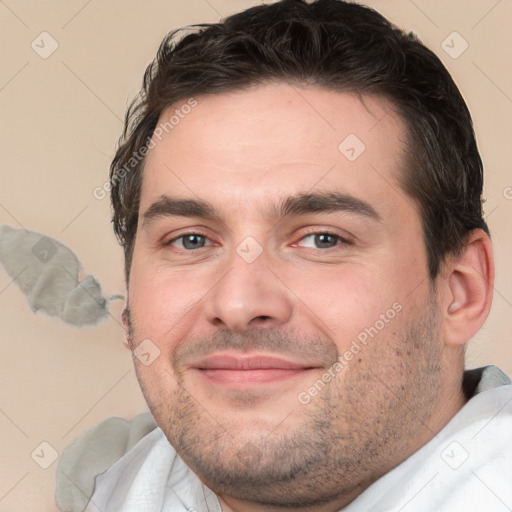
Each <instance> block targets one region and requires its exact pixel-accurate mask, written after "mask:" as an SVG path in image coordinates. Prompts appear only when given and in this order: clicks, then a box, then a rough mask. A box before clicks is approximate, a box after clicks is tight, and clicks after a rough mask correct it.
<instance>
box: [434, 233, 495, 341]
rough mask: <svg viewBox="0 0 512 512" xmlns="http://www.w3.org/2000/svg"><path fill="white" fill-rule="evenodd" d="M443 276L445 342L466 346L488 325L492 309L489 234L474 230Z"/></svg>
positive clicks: (492, 265) (449, 260)
mask: <svg viewBox="0 0 512 512" xmlns="http://www.w3.org/2000/svg"><path fill="white" fill-rule="evenodd" d="M443 267H444V268H443V271H442V272H441V275H440V280H441V282H440V283H438V284H439V288H438V289H439V290H440V291H441V297H440V301H441V304H442V313H443V325H444V332H443V334H444V341H445V343H446V344H448V345H463V344H464V343H467V342H468V341H469V340H470V339H471V338H472V337H473V336H474V335H475V334H476V332H477V331H478V330H479V329H480V328H481V327H482V325H483V323H484V322H485V320H486V318H487V316H488V314H489V310H490V308H491V301H492V292H493V285H494V261H493V256H492V245H491V241H490V239H489V237H488V235H487V234H486V233H485V232H484V231H483V230H481V229H475V230H473V231H472V232H471V234H470V235H469V238H468V241H467V244H466V246H465V248H464V249H463V251H462V253H461V254H459V255H458V256H452V257H450V258H448V259H447V261H446V262H445V264H444V265H443Z"/></svg>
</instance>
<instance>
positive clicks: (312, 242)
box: [298, 233, 350, 249]
mask: <svg viewBox="0 0 512 512" xmlns="http://www.w3.org/2000/svg"><path fill="white" fill-rule="evenodd" d="M342 243H345V244H349V243H350V241H349V240H347V239H346V238H343V237H341V236H340V235H336V234H334V233H311V234H310V235H306V236H304V237H302V238H301V239H300V241H299V243H298V245H300V246H302V247H308V248H311V249H330V248H331V247H335V246H336V245H339V244H342Z"/></svg>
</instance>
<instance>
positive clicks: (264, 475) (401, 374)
mask: <svg viewBox="0 0 512 512" xmlns="http://www.w3.org/2000/svg"><path fill="white" fill-rule="evenodd" d="M438 315H439V308H438V306H437V304H436V302H435V300H434V296H433V295H432V296H431V297H430V298H429V300H428V301H427V304H426V305H425V308H424V309H423V312H422V313H420V314H418V317H417V318H414V319H411V320H410V321H409V322H408V324H407V325H405V326H404V328H403V329H402V334H401V335H400V336H396V335H393V334H394V333H393V334H388V333H387V332H386V331H383V332H382V333H379V336H378V337H376V338H375V339H373V340H372V341H371V342H370V343H368V346H366V347H365V348H364V349H363V350H364V353H361V355H362V357H361V358H359V359H354V360H353V361H351V362H350V364H349V365H347V367H345V368H343V370H342V371H341V372H340V373H339V374H337V375H336V378H335V379H334V380H333V381H332V382H330V383H329V384H328V385H327V386H326V387H325V388H324V389H323V390H322V391H321V392H320V393H319V394H318V396H315V397H314V398H313V399H312V400H311V402H309V403H308V404H305V405H303V404H300V403H299V402H298V401H297V403H296V404H295V403H294V404H293V405H292V404H286V406H285V407H287V408H288V409H289V410H290V412H289V414H288V415H287V416H286V417H285V419H284V420H282V419H280V420H279V422H278V421H276V425H272V426H270V428H268V426H266V427H267V428H265V429H257V430H254V425H251V424H244V423H243V422H240V421H238V422H233V423H226V422H224V424H221V423H220V422H218V421H217V420H216V419H215V418H214V417H213V416H212V415H211V414H210V413H209V411H208V405H207V404H204V405H203V404H200V403H199V402H198V401H197V400H196V399H195V398H194V397H193V396H192V395H191V394H190V392H189V391H188V390H187V389H186V386H185V384H184V383H183V382H180V377H179V372H176V374H177V376H178V382H179V385H178V386H177V387H176V388H175V389H174V390H173V391H172V393H171V394H169V393H167V395H165V396H164V393H155V392H152V391H151V392H150V389H149V386H147V385H146V383H145V381H144V379H142V378H141V377H140V375H139V372H137V375H138V378H139V383H140V385H141V388H142V391H143V393H144V396H145V398H146V401H147V402H148V405H149V407H150V410H151V412H152V413H153V416H154V417H155V419H156V421H157V423H158V425H159V426H160V428H161V429H162V431H163V432H164V434H165V435H166V437H167V439H168V440H169V442H170V443H171V445H172V446H173V447H174V448H175V449H176V451H177V453H178V454H179V455H180V456H181V458H182V459H183V460H184V461H185V462H186V463H187V465H188V466H189V467H190V468H191V469H192V470H193V471H194V473H196V474H197V475H198V476H199V478H200V479H201V480H202V481H203V482H204V483H205V484H206V485H207V486H208V487H210V488H211V489H212V490H213V491H215V492H216V493H217V494H221V495H228V496H232V497H234V498H237V499H240V500H245V501H248V502H253V503H258V504H260V505H267V506H273V507H283V508H299V507H307V506H309V507H311V506H315V505H321V504H323V503H328V502H331V501H333V502H334V501H338V502H340V503H341V502H343V501H344V500H345V501H346V503H348V502H350V501H352V499H353V498H354V497H355V496H357V495H358V494H360V492H362V491H363V490H364V489H365V488H367V487H368V486H369V485H370V484H371V483H372V482H373V481H375V480H376V479H377V478H379V477H380V476H382V475H383V474H384V473H386V472H388V471H389V470H390V469H392V468H393V467H394V466H395V465H396V464H398V463H399V462H401V460H400V459H397V454H398V457H400V456H401V455H403V458H406V456H407V454H408V453H410V452H411V446H413V445H414V439H415V437H416V436H418V435H419V431H424V430H425V429H427V430H428V429H429V419H430V417H431V416H432V414H433V413H434V411H435V409H436V406H437V404H438V401H439V396H440V393H441V386H442V379H441V376H440V374H441V370H442V364H441V361H442V347H441V344H440V343H439V340H438V338H439V336H440V329H439V319H438ZM388 329H389V330H390V331H391V330H393V327H388ZM386 334H388V336H387V337H386ZM383 335H384V336H383ZM233 336H235V335H233V334H232V333H229V332H225V333H224V338H223V340H224V341H222V342H221V344H225V345H226V346H233V343H232V342H234V344H235V345H236V344H237V343H240V339H241V338H240V337H236V340H235V338H234V337H233ZM131 337H132V341H133V340H134V339H137V337H136V335H135V333H134V332H133V329H132V333H131ZM273 337H274V338H275V342H276V343H274V345H271V344H270V343H271V342H272V338H273ZM378 338H379V339H378ZM247 339H249V340H250V343H251V344H252V345H253V346H254V345H255V346H258V347H263V346H268V347H270V346H272V347H273V348H274V350H275V347H276V346H279V343H280V342H281V343H282V341H283V335H282V333H275V332H272V331H265V332H264V333H262V332H261V331H260V332H255V333H254V335H252V334H251V335H249V337H248V338H247ZM285 339H286V338H285ZM217 340H218V336H217ZM288 342H293V340H287V343H288ZM320 343H322V342H320ZM323 343H324V345H323V346H324V347H325V350H326V351H328V352H329V354H330V355H329V357H332V353H331V352H332V346H329V347H328V346H327V345H325V341H324V342H323ZM317 345H318V343H317ZM370 345H371V346H370ZM132 346H133V345H132ZM319 346H322V345H319ZM233 348H235V347H233ZM174 366H176V365H175V364H174ZM311 384H312V383H311V382H305V383H304V388H305V389H307V388H308V387H309V386H311ZM298 391H302V389H301V390H298ZM246 398H247V397H246ZM237 414H240V413H239V412H238V413H237ZM251 426H253V428H252V429H251ZM434 434H435V432H432V436H433V435H434ZM418 448H419V446H417V448H416V449H418ZM412 451H414V450H412Z"/></svg>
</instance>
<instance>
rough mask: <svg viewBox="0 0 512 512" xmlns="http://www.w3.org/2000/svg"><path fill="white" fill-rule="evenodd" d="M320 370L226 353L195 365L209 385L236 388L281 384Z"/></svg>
mask: <svg viewBox="0 0 512 512" xmlns="http://www.w3.org/2000/svg"><path fill="white" fill-rule="evenodd" d="M317 367H318V366H317V365H316V364H314V363H313V364H310V363H305V362H298V361H293V360H290V359H284V358H281V357H278V356H274V355H262V354H227V353H217V354H212V355H209V356H207V357H205V358H204V359H201V360H200V361H198V362H196V363H194V364H193V365H192V368H193V369H194V370H197V371H198V372H199V373H200V374H201V375H202V376H203V377H204V378H206V379H208V380H209V381H210V382H213V383H217V384H223V385H235V386H236V385H255V384H268V383H273V382H281V381H284V380H287V379H290V378H293V377H296V376H298V375H302V374H304V373H305V372H308V371H310V370H313V369H314V368H317Z"/></svg>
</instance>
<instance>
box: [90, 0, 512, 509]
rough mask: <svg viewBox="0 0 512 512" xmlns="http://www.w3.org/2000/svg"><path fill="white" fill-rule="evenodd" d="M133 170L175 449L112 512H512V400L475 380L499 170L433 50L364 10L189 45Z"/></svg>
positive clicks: (158, 100)
mask: <svg viewBox="0 0 512 512" xmlns="http://www.w3.org/2000/svg"><path fill="white" fill-rule="evenodd" d="M111 171H112V172H111V184H112V203H113V207H114V219H113V220H114V227H115V231H116V234H117V235H118V237H119V239H120V241H121V242H122V245H123V247H124V251H125V262H126V280H127V286H128V303H127V308H126V310H125V313H124V314H123V320H124V324H125V328H126V333H127V344H128V346H129V347H130V349H131V350H132V351H133V353H134V363H135V367H136V372H137V376H138V379H139V382H140V385H141V388H142V390H143V393H144V396H145V398H146V400H147V402H148V405H149V408H150V411H151V413H152V415H153V417H154V419H155V421H156V423H157V425H158V428H156V429H154V430H153V431H151V433H149V434H148V435H146V436H144V437H143V438H142V439H141V440H140V441H139V442H138V443H137V444H136V445H135V447H134V448H132V449H131V450H129V451H128V452H127V453H126V454H125V455H124V456H123V457H122V458H121V459H119V460H118V461H117V462H116V463H115V464H114V465H112V467H110V468H109V469H108V470H107V471H106V472H105V473H103V474H102V475H100V476H98V478H96V481H95V491H94V494H93V496H92V498H91V500H90V502H89V505H88V507H87V511H88V512H91V511H98V510H100V511H102V512H107V511H137V512H141V511H156V510H165V511H176V510H198V511H206V510H210V511H214V510H215V511H219V510H222V511H223V512H235V511H250V512H252V511H258V512H263V511H265V512H270V511H280V510H286V509H294V510H300V511H310V512H313V511H315V512H320V511H321V512H331V511H332V512H334V511H338V510H343V511H348V512H355V511H369V510H379V511H384V510H386V511H391V510H393V511H401V510H415V511H418V510H420V511H423V510H424V511H427V510H436V511H439V510H442V511H450V512H451V511H457V510H464V511H468V510H483V509H485V510H496V511H498V510H510V509H511V508H512V490H511V487H512V486H511V485H510V482H511V481H512V464H511V460H510V459H511V455H512V443H511V441H512V438H511V432H512V430H511V428H512V408H511V403H512V387H511V386H510V381H509V380H508V378H507V377H506V376H505V375H504V374H503V373H502V372H500V371H499V370H498V369H497V368H495V367H489V368H486V369H481V370H478V371H472V372H466V373H465V372H464V345H465V343H467V342H468V341H469V340H470V339H471V337H472V336H473V335H474V334H475V333H476V332H477V331H478V330H479V329H480V327H481V326H482V324H483V323H484V321H485V319H486V317H487V315H488V312H489V308H490V303H491V296H492V286H493V278H494V266H493V259H492V250H491V243H490V240H489V235H488V228H487V226H486V224H485V221H484V220H483V218H482V206H481V194H482V164H481V160H480V157H479V154H478V151H477V147H476V143H475V139H474V134H473V130H472V124H471V118H470V115H469V112H468V110H467V107H466V105H465V103H464V101H463V99H462V97H461V95H460V93H459V91H458V90H457V87H456V86H455V84H454V83H453V81H452V79H451V77H450V76H449V74H448V72H447V71H446V70H445V68H444V67H443V66H442V64H441V62H440V61H439V59H437V57H435V56H434V55H433V54H432V53H431V52H430V51H429V50H428V49H426V48H425V47H424V46H423V45H422V44H421V43H420V42H418V41H417V39H415V37H413V36H412V35H406V34H404V33H403V32H401V31H399V30H398V29H397V28H395V27H394V26H392V25H391V24H390V23H389V22H388V21H386V20H385V19H384V18H383V17H382V16H381V15H379V14H378V13H376V12H375V11H373V10H371V9H369V8H365V7H362V6H359V5H356V4H351V3H345V2H342V1H341V0H318V1H315V2H311V3H306V2H304V1H300V0H282V1H280V2H277V3H275V4H272V5H261V6H258V7H255V8H252V9H249V10H247V11H245V12H242V13H240V14H237V15H234V16H231V17H230V18H227V19H226V20H225V21H223V22H222V23H219V24H215V25H209V26H201V27H200V28H199V29H198V30H197V31H195V32H192V33H189V34H188V35H186V36H184V37H182V38H181V39H180V34H179V33H173V34H171V35H170V36H169V37H167V38H166V39H165V40H164V42H163V43H162V46H161V48H160V50H159V53H158V56H157V59H156V61H155V62H154V63H153V64H152V65H151V66H150V67H149V68H148V70H147V72H146V75H145V81H144V88H143V91H142V93H141V95H140V97H139V98H138V100H137V101H136V103H135V104H134V106H133V107H132V108H131V109H130V111H129V112H128V115H127V120H126V127H125V131H124V134H123V138H122V140H121V142H120V146H119V149H118V151H117V154H116V156H115V159H114V161H113V163H112V169H111Z"/></svg>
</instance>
